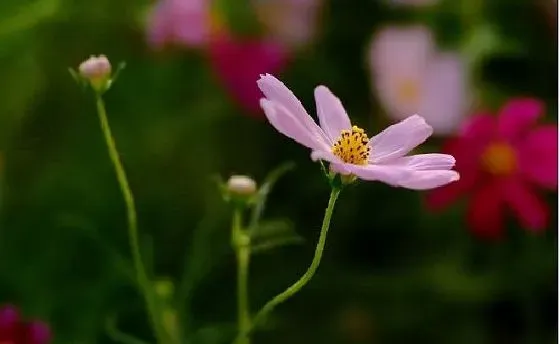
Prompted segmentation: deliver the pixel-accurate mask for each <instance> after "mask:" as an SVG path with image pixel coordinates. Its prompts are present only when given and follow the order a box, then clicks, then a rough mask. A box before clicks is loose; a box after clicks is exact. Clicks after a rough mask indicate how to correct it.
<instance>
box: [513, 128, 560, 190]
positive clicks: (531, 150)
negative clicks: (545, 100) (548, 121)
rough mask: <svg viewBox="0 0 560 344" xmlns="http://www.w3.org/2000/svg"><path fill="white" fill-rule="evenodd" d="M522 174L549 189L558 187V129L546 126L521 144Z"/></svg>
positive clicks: (531, 133)
mask: <svg viewBox="0 0 560 344" xmlns="http://www.w3.org/2000/svg"><path fill="white" fill-rule="evenodd" d="M518 154H519V165H520V169H521V172H522V173H523V174H524V176H525V177H526V178H527V179H528V180H529V181H531V182H533V183H535V184H537V185H539V186H542V187H544V188H547V189H551V190H554V189H556V188H557V187H558V127H557V126H556V125H544V126H541V127H538V128H537V129H535V130H533V131H531V132H530V133H529V134H528V135H527V137H526V138H525V139H524V140H523V141H522V142H521V143H520V144H519V147H518Z"/></svg>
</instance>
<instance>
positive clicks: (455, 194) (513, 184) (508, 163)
mask: <svg viewBox="0 0 560 344" xmlns="http://www.w3.org/2000/svg"><path fill="white" fill-rule="evenodd" d="M542 113H543V104H542V103H541V102H540V101H539V100H536V99H523V98H519V99H513V100H511V101H509V102H508V103H506V104H505V106H504V107H503V108H502V109H501V110H500V112H499V114H498V117H497V118H496V117H494V116H491V115H489V114H480V115H478V116H475V117H472V118H470V119H468V120H467V121H466V122H465V124H464V126H463V128H462V129H461V131H460V133H459V135H458V136H457V137H456V138H453V139H451V140H450V141H449V142H448V143H447V145H446V147H445V149H444V151H446V152H447V153H449V154H453V156H455V157H456V158H457V170H458V171H459V172H460V173H461V180H460V181H459V182H457V183H454V184H452V185H449V186H446V187H443V188H440V189H437V190H434V191H432V193H431V194H430V195H429V197H428V204H429V205H430V206H431V207H432V208H433V209H440V208H442V207H445V206H447V205H449V204H451V203H452V202H453V201H455V200H456V199H457V198H459V197H460V196H462V195H464V194H466V193H469V192H472V196H471V199H470V202H469V210H468V221H469V224H470V227H471V228H472V231H473V232H474V233H475V234H477V235H479V236H482V237H486V238H499V237H500V236H501V235H502V233H503V226H504V214H505V210H506V208H509V209H510V210H512V211H513V213H514V214H515V215H516V217H517V218H518V219H519V221H520V222H521V224H522V225H523V226H525V227H526V228H527V229H529V230H531V231H540V230H543V229H544V228H545V227H546V225H547V222H548V218H549V210H548V207H547V205H546V203H545V202H544V201H543V200H542V199H541V198H540V197H539V196H538V195H537V193H536V192H535V190H534V187H541V188H544V189H549V190H555V189H556V188H557V187H558V128H557V126H556V125H540V126H537V125H536V122H537V119H538V118H539V117H540V116H541V115H542Z"/></svg>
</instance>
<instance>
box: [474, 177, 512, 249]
mask: <svg viewBox="0 0 560 344" xmlns="http://www.w3.org/2000/svg"><path fill="white" fill-rule="evenodd" d="M504 210H505V202H504V198H503V195H502V192H501V190H500V185H499V184H496V183H492V184H488V185H486V186H483V187H482V188H480V189H478V190H477V191H475V192H474V194H473V196H472V198H471V200H470V203H469V209H468V222H469V225H470V228H471V230H472V232H473V233H474V234H475V235H477V236H479V237H481V238H484V239H493V240H495V239H499V238H500V237H501V236H502V234H503V231H504Z"/></svg>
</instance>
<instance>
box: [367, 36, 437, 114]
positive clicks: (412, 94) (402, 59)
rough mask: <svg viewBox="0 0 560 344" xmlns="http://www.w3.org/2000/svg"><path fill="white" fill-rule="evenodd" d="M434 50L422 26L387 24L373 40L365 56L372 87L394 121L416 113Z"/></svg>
mask: <svg viewBox="0 0 560 344" xmlns="http://www.w3.org/2000/svg"><path fill="white" fill-rule="evenodd" d="M433 50H434V42H433V38H432V34H431V32H430V31H429V30H428V29H427V28H426V27H423V26H411V27H394V26H393V27H387V28H384V29H382V30H381V31H379V32H378V33H377V34H376V35H375V36H374V38H373V39H372V42H371V44H370V49H369V56H368V63H369V67H370V73H371V83H372V85H373V87H372V89H373V90H375V91H376V94H375V95H374V96H375V97H376V98H377V99H379V102H380V103H381V105H382V106H383V107H384V109H385V111H386V113H387V115H388V116H389V117H390V118H392V119H393V120H402V119H404V118H405V117H406V116H408V114H411V113H418V112H419V110H420V104H421V101H422V98H423V97H424V90H423V87H422V86H423V80H424V78H425V71H426V68H427V65H428V61H429V60H430V59H431V57H432V54H433Z"/></svg>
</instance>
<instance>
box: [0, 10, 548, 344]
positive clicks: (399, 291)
mask: <svg viewBox="0 0 560 344" xmlns="http://www.w3.org/2000/svg"><path fill="white" fill-rule="evenodd" d="M243 1H245V0H229V3H227V2H223V1H222V5H224V4H225V5H224V6H223V8H222V10H223V11H226V16H229V18H230V19H232V18H233V19H232V20H231V23H230V24H231V25H232V30H236V29H239V32H242V31H243V30H245V26H246V25H244V24H246V23H247V21H246V19H244V20H237V21H236V20H235V16H236V15H239V16H245V17H243V18H247V17H246V16H247V13H243V11H238V10H237V9H238V8H241V7H242V6H241V3H242V2H243ZM470 1H474V0H464V1H458V0H447V1H440V3H439V4H438V6H437V7H434V8H433V9H419V8H416V7H406V6H401V7H395V6H391V5H390V4H389V3H388V2H383V1H377V0H353V1H348V0H331V1H325V3H324V4H323V6H324V11H323V12H322V14H321V21H320V23H319V24H318V25H320V26H319V33H318V34H317V36H316V38H315V39H314V41H313V42H312V43H310V44H309V45H308V46H307V47H306V48H304V49H299V50H297V51H294V52H293V56H292V58H291V60H290V62H289V64H288V65H287V67H286V68H285V69H284V70H283V71H282V72H281V73H279V74H278V76H279V78H281V79H282V80H283V81H284V82H285V83H286V84H288V85H289V86H290V87H291V89H292V90H293V91H294V93H295V94H296V95H298V96H299V97H300V99H301V100H302V102H303V103H304V105H305V106H306V107H307V109H308V110H309V111H310V112H312V111H313V109H314V104H313V98H312V97H313V92H312V90H313V88H314V87H315V86H316V85H317V84H325V85H328V86H329V87H330V88H331V90H333V92H334V93H335V94H336V95H337V96H339V97H340V98H341V99H342V100H343V103H344V104H345V106H346V108H347V109H348V111H349V113H350V116H351V117H352V118H353V120H354V121H355V122H356V123H358V124H360V125H361V126H362V127H364V128H367V130H368V131H369V132H371V133H373V132H375V131H379V130H381V129H382V127H383V126H385V125H386V124H387V123H388V119H387V118H386V117H385V115H384V113H383V110H382V109H381V107H380V106H379V104H378V102H377V100H376V99H375V97H372V96H371V86H370V82H369V76H368V75H369V72H368V70H367V68H366V63H365V62H364V61H365V51H366V49H367V45H368V44H369V43H368V42H369V40H370V38H371V35H372V33H373V31H374V30H375V29H377V28H379V27H381V26H382V25H386V24H390V23H408V22H415V23H423V24H425V25H427V26H429V27H430V28H431V29H432V30H433V31H434V34H435V36H436V37H437V41H438V44H439V45H440V46H442V47H446V48H450V49H454V48H456V47H458V46H459V44H461V42H463V41H464V40H465V36H466V35H467V33H468V32H470V31H468V32H467V26H465V25H478V24H477V22H478V21H480V22H484V23H490V24H491V25H492V27H493V28H494V29H495V30H496V32H497V33H498V34H499V35H500V37H501V38H502V39H504V40H508V41H512V42H513V43H514V46H515V48H514V49H513V50H511V51H499V50H498V51H492V52H490V53H488V54H482V55H477V56H476V61H477V62H476V63H477V65H476V73H477V74H476V75H477V83H476V87H477V89H476V92H477V94H479V96H480V99H479V101H480V102H482V103H483V104H485V105H486V106H487V107H489V108H491V109H493V110H497V109H498V108H499V106H500V105H501V104H503V102H504V101H505V100H506V99H508V98H510V97H514V96H518V95H530V96H534V97H538V98H540V99H543V100H544V101H545V102H546V104H547V113H548V116H549V118H550V119H551V120H554V119H555V118H556V113H557V77H556V76H557V34H556V22H555V20H556V19H555V18H556V6H555V4H553V2H552V1H550V4H552V6H550V4H545V3H546V1H545V0H543V1H542V2H539V1H533V0H491V1H487V2H485V3H484V6H481V5H480V4H479V5H478V7H476V11H475V10H474V9H473V11H475V12H469V11H470V10H469V8H472V4H473V3H472V2H470ZM152 5H153V4H152V3H150V2H147V1H138V0H137V1H132V0H121V1H112V0H98V1H94V2H92V1H78V0H33V1H31V0H3V1H2V2H1V3H0V75H1V76H2V85H3V87H2V88H1V89H2V92H1V93H0V149H1V154H2V164H1V170H0V173H1V175H2V185H1V190H0V191H1V203H0V205H1V227H0V302H6V303H13V304H15V305H17V306H18V307H20V308H21V309H22V311H23V312H24V313H25V314H26V315H28V316H29V317H37V318H41V319H44V320H45V321H47V322H49V323H50V324H51V326H52V329H53V332H54V340H53V342H54V343H80V344H81V343H84V344H86V343H112V342H113V341H112V340H111V339H110V336H109V335H108V333H107V323H108V322H110V321H112V320H115V321H116V322H117V324H118V327H119V328H120V329H121V330H123V331H125V332H128V333H132V334H134V335H136V336H137V337H140V338H144V339H145V340H147V341H150V338H151V334H150V332H149V330H148V326H147V318H146V316H145V313H144V310H143V303H142V299H141V297H140V296H139V295H138V294H137V292H136V290H135V288H134V286H133V282H132V280H131V278H130V274H129V272H130V271H129V269H130V267H129V266H130V264H129V262H128V261H129V247H128V242H127V236H126V217H125V215H126V213H125V209H124V205H123V201H122V197H121V194H120V191H119V188H118V185H117V183H116V179H115V177H114V173H113V169H112V166H111V164H110V160H109V158H108V155H107V152H106V149H105V144H104V142H103V138H102V134H101V132H100V129H99V124H98V120H97V118H96V114H95V104H94V102H93V97H92V95H91V94H90V93H88V92H81V90H80V89H79V88H78V87H77V86H76V84H75V83H74V82H73V80H72V79H71V78H70V76H69V74H68V72H67V68H68V67H75V66H77V65H78V64H79V63H80V62H81V61H82V60H84V59H85V58H87V57H88V56H89V55H90V54H98V53H104V54H106V55H107V56H108V57H109V58H110V59H111V60H112V61H113V63H114V65H116V64H117V62H119V61H126V63H127V67H126V69H125V70H124V71H123V73H122V74H121V76H120V77H119V80H118V82H116V84H115V85H114V86H113V88H112V89H111V90H110V92H108V93H107V95H106V97H105V99H106V104H107V107H108V112H109V120H110V123H111V125H112V128H113V133H114V135H115V137H116V141H117V144H118V147H119V150H120V152H121V155H122V159H123V161H124V164H125V166H126V169H127V172H128V176H129V179H130V183H131V187H132V189H133V191H134V193H135V196H136V200H137V210H138V214H139V222H140V230H141V233H142V237H143V239H142V240H143V246H144V252H145V254H147V255H148V256H151V257H152V259H150V261H151V262H152V264H151V265H152V268H153V271H155V274H156V275H157V276H158V277H166V278H171V279H173V280H174V281H176V282H177V281H180V280H181V276H185V275H186V276H187V281H188V282H187V283H184V284H180V283H178V282H177V283H176V289H177V290H178V292H180V293H184V294H185V295H187V297H184V298H182V300H181V301H182V302H181V303H180V304H179V306H178V307H180V308H181V309H183V310H185V312H186V317H185V319H188V325H187V322H185V324H184V325H185V326H188V328H189V333H192V334H195V333H196V336H197V337H196V342H199V343H228V342H231V334H230V333H229V332H228V326H229V325H234V324H235V314H236V313H235V262H234V255H233V252H232V251H231V249H230V247H229V236H230V232H229V226H230V225H229V222H230V209H229V208H228V206H227V205H226V204H224V202H223V201H222V200H221V196H220V194H219V191H218V189H217V187H216V185H215V183H214V182H213V180H212V176H215V175H221V176H222V177H223V178H227V176H229V175H230V174H233V173H242V174H248V175H251V176H253V177H254V178H255V179H256V180H257V181H262V180H263V178H264V177H265V176H266V174H267V173H268V172H269V171H271V170H272V169H274V168H276V167H277V166H279V165H280V164H281V163H284V162H286V161H293V162H295V163H296V166H297V168H296V169H295V170H293V171H291V172H289V173H288V174H286V175H285V176H284V177H282V178H281V179H280V180H279V182H278V183H277V185H276V186H275V188H274V189H273V191H272V192H271V194H270V197H269V200H268V203H267V208H266V213H265V217H266V218H268V219H282V220H283V221H286V222H287V223H288V224H289V225H291V226H293V228H294V229H295V231H296V232H297V233H298V234H300V235H301V236H302V237H304V238H305V241H304V242H303V244H300V245H289V246H284V247H281V248H278V249H275V250H271V251H267V252H264V253H260V254H258V255H255V256H254V258H253V259H252V265H251V279H250V288H251V303H252V308H253V310H257V309H258V307H260V306H261V305H262V304H264V302H266V301H267V300H268V299H269V298H270V297H271V296H273V295H275V294H276V293H278V292H280V291H281V290H283V288H285V287H287V286H288V285H289V284H290V283H292V282H293V281H294V280H295V279H296V278H297V277H299V276H300V275H301V273H303V271H304V269H305V268H306V267H307V266H308V264H309V263H310V260H311V258H312V255H313V250H314V247H315V243H316V240H317V236H318V232H319V226H320V222H321V219H322V215H323V210H324V207H325V206H326V202H327V198H328V193H329V187H328V184H327V183H326V182H325V180H324V179H323V178H322V175H321V171H320V169H319V167H318V165H316V164H314V163H312V162H311V161H310V159H309V152H308V151H307V149H304V148H302V147H300V146H299V145H297V144H295V143H294V142H292V141H290V140H288V139H287V138H285V137H284V136H282V135H280V134H278V133H277V132H276V131H275V130H274V129H273V128H272V127H271V126H270V125H268V123H267V122H266V120H264V119H262V116H261V118H258V117H259V116H258V114H257V115H254V114H252V115H251V114H248V112H247V111H246V110H244V109H243V108H242V107H240V106H238V105H237V103H236V102H235V101H233V100H232V98H231V96H230V95H229V94H228V93H227V91H226V90H225V89H224V88H223V87H222V86H221V84H220V82H219V81H218V78H217V76H216V72H215V71H214V70H212V68H211V66H210V64H209V63H208V61H207V55H206V54H205V53H204V52H203V51H201V50H195V49H186V48H185V49H181V48H177V47H176V48H173V49H165V50H164V51H155V50H153V49H151V48H150V47H149V45H148V44H147V43H146V28H145V22H144V18H145V16H146V13H147V11H148V9H149V8H150V6H152ZM237 6H239V7H237ZM243 8H244V9H245V10H244V11H248V10H249V9H247V8H248V7H247V6H245V7H243ZM547 11H548V12H547ZM550 11H553V12H550ZM249 17H250V16H249ZM469 20H471V21H473V22H469ZM551 21H552V22H551ZM465 23H469V24H465ZM473 23H474V24H473ZM243 34H244V33H243ZM440 143H441V142H440V141H439V140H437V139H435V140H432V141H430V142H429V145H428V148H427V149H431V150H434V151H435V150H438V147H439V145H440ZM423 196H424V195H423V194H422V193H419V192H413V191H409V190H404V189H394V188H391V187H389V186H386V185H382V184H380V183H361V184H360V185H358V186H357V187H352V188H350V189H348V190H346V191H345V192H344V193H343V194H342V196H341V199H340V202H339V204H338V206H337V208H336V210H335V215H334V219H333V222H332V227H331V232H330V234H329V238H328V242H327V249H326V251H325V257H324V260H323V262H322V265H321V268H320V269H319V271H318V273H317V275H316V277H315V278H314V279H313V280H312V282H311V283H310V284H309V285H308V286H307V287H306V288H304V289H303V291H302V292H301V293H299V294H297V296H295V297H294V298H293V299H291V300H290V301H288V302H286V303H285V304H283V305H282V306H280V307H279V308H278V309H277V311H276V312H275V313H274V315H273V317H272V318H271V321H270V323H269V328H268V329H265V330H263V331H261V332H258V333H257V334H256V336H255V339H254V341H255V343H271V344H274V343H287V342H290V343H424V342H425V343H454V344H455V343H457V344H461V343H469V344H472V343H504V344H505V343H508V344H515V343H555V342H556V341H557V321H558V319H557V299H558V296H557V245H556V243H557V231H556V228H557V211H556V210H555V209H557V199H556V195H555V194H551V195H549V197H548V198H549V201H550V206H551V209H553V214H554V215H553V218H552V219H551V221H550V228H549V230H547V231H546V232H544V233H543V234H542V235H532V234H531V233H529V232H528V231H526V230H524V229H522V228H520V227H519V226H518V225H517V224H516V223H515V222H513V221H512V222H511V223H510V224H508V234H507V235H506V236H505V238H504V240H501V241H499V242H484V241H480V240H477V239H476V238H474V237H473V236H472V235H471V234H470V232H469V230H468V228H467V225H466V223H465V220H464V218H465V217H464V205H463V204H457V205H455V206H454V207H453V208H452V209H451V210H449V211H447V212H445V213H440V214H436V215H434V214H430V213H428V211H427V210H426V209H425V206H424V204H423ZM181 290H182V291H181Z"/></svg>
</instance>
